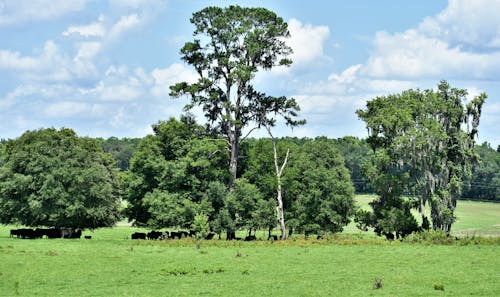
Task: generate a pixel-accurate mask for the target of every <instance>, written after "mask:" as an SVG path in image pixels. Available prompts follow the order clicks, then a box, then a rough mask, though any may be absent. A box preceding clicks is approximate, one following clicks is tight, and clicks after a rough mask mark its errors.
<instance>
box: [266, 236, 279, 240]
mask: <svg viewBox="0 0 500 297" xmlns="http://www.w3.org/2000/svg"><path fill="white" fill-rule="evenodd" d="M270 239H272V240H278V235H270V236H269V237H268V238H267V240H270Z"/></svg>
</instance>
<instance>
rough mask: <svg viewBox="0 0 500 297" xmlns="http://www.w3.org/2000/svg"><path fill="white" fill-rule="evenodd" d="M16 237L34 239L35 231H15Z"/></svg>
mask: <svg viewBox="0 0 500 297" xmlns="http://www.w3.org/2000/svg"><path fill="white" fill-rule="evenodd" d="M17 232H18V234H17V237H18V238H19V237H20V238H22V239H34V238H35V230H33V229H17Z"/></svg>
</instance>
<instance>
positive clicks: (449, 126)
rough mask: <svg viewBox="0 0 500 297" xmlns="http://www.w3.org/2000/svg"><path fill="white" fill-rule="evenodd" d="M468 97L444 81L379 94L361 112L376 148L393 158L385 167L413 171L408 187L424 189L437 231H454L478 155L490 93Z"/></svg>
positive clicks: (421, 191) (422, 197)
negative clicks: (482, 118) (478, 137)
mask: <svg viewBox="0 0 500 297" xmlns="http://www.w3.org/2000/svg"><path fill="white" fill-rule="evenodd" d="M466 96H467V90H464V89H456V88H451V87H450V85H449V84H448V83H447V82H446V81H441V82H440V83H439V85H438V90H437V91H434V90H425V91H420V90H408V91H405V92H403V93H401V94H395V95H390V96H385V97H377V98H375V99H373V100H371V101H369V102H368V103H367V109H366V110H358V111H357V114H358V116H359V117H360V118H361V119H363V120H364V121H365V122H366V124H367V128H368V131H369V138H368V142H369V143H370V145H371V146H372V148H373V149H375V150H380V151H381V152H384V153H385V154H387V156H388V158H389V159H390V162H389V163H390V166H385V169H387V170H390V171H392V172H393V173H394V174H407V175H408V181H407V183H406V190H407V191H411V192H413V191H415V192H416V193H418V195H419V197H420V203H419V209H420V211H421V214H422V219H423V220H422V221H423V222H424V223H425V222H428V220H427V218H426V216H425V213H424V206H425V204H426V203H430V205H431V217H432V223H433V228H434V229H441V230H444V231H449V230H450V228H451V224H452V223H453V221H454V209H455V206H456V199H457V198H458V197H459V196H460V190H461V188H462V187H461V185H462V180H463V178H464V177H465V176H467V175H468V174H470V165H471V161H472V160H474V159H475V157H476V155H475V154H474V152H473V147H474V139H475V136H476V135H477V132H478V130H477V129H478V126H479V119H480V116H481V109H482V105H483V103H484V101H485V99H486V94H484V93H482V94H480V95H479V96H476V97H475V98H474V99H472V100H471V101H470V102H468V103H466ZM464 128H465V129H464ZM380 169H381V170H385V169H384V168H380ZM395 169H396V170H395ZM387 170H385V172H386V173H390V172H388V171H387Z"/></svg>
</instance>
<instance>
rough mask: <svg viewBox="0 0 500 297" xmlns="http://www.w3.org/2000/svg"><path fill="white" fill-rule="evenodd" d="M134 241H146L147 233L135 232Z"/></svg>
mask: <svg viewBox="0 0 500 297" xmlns="http://www.w3.org/2000/svg"><path fill="white" fill-rule="evenodd" d="M132 239H146V233H142V232H135V233H133V234H132Z"/></svg>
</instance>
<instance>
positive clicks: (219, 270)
mask: <svg viewBox="0 0 500 297" xmlns="http://www.w3.org/2000/svg"><path fill="white" fill-rule="evenodd" d="M224 271H225V270H224V267H219V268H217V270H215V273H222V272H224Z"/></svg>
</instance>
